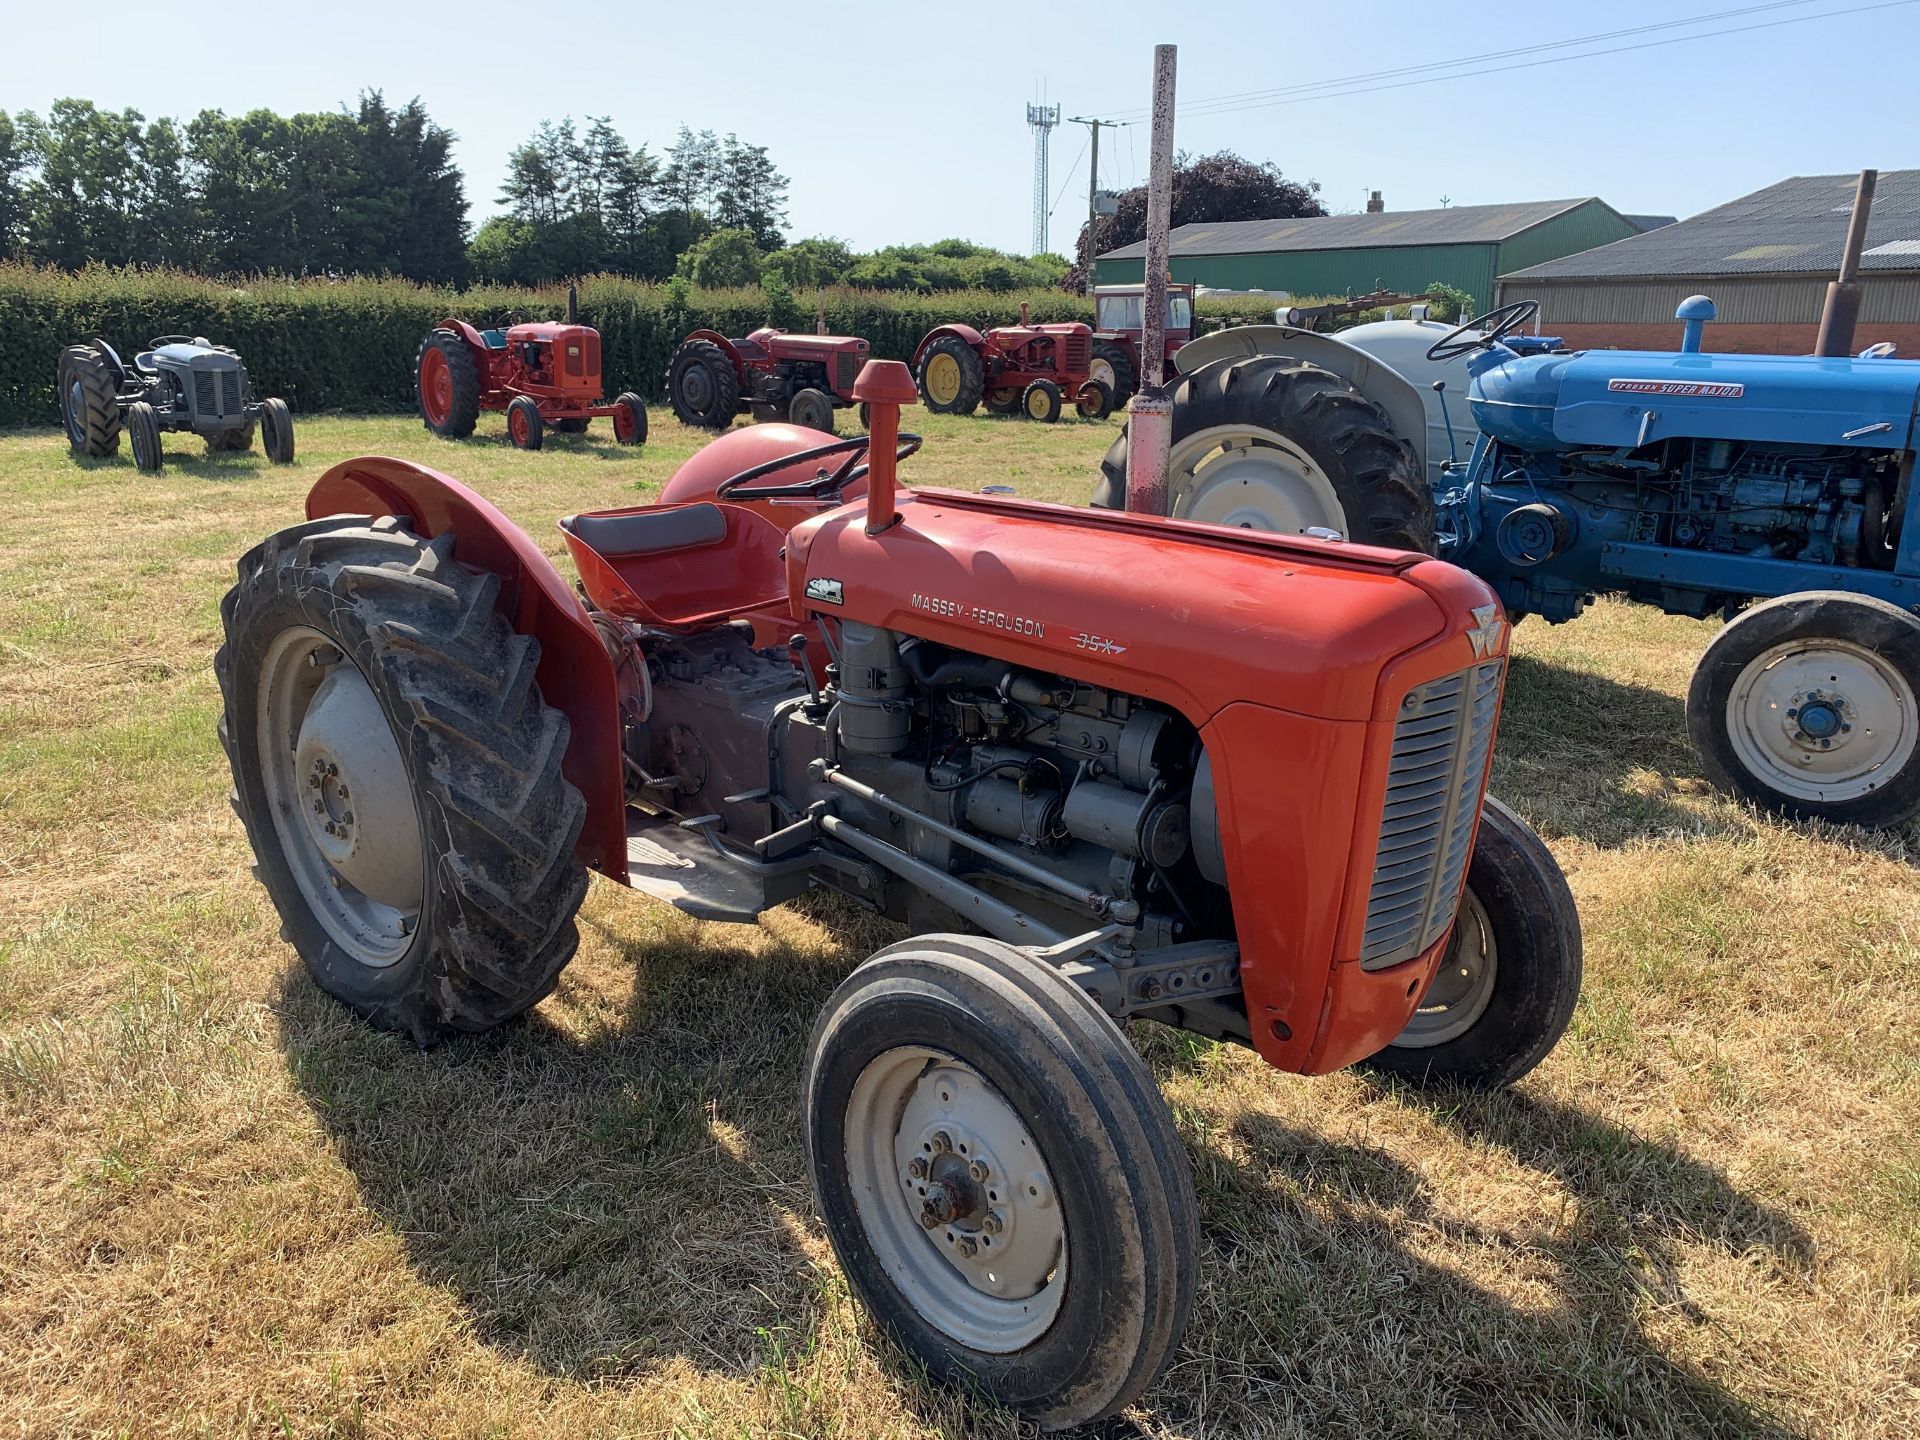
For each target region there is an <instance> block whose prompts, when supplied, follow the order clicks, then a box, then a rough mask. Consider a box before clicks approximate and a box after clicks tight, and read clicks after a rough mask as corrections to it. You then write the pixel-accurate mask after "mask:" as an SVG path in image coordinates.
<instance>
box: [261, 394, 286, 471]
mask: <svg viewBox="0 0 1920 1440" xmlns="http://www.w3.org/2000/svg"><path fill="white" fill-rule="evenodd" d="M260 448H261V449H263V450H265V451H266V452H267V459H269V460H271V461H272V462H273V463H274V464H275V465H291V464H292V463H293V412H292V411H291V410H289V409H287V402H286V401H284V400H282V399H281V398H280V397H279V396H277V395H275V396H272V397H270V398H268V399H266V400H262V401H261V402H260Z"/></svg>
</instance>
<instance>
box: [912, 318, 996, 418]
mask: <svg viewBox="0 0 1920 1440" xmlns="http://www.w3.org/2000/svg"><path fill="white" fill-rule="evenodd" d="M913 378H914V380H915V381H916V382H917V383H918V384H919V386H920V399H921V402H922V403H923V404H924V405H925V406H926V407H927V409H929V410H931V411H932V412H933V413H934V414H936V415H971V414H972V413H973V412H974V411H975V410H978V409H979V408H980V397H981V395H982V394H984V393H985V391H986V388H987V372H986V367H985V366H984V365H983V364H982V363H981V361H980V356H979V354H978V352H976V351H975V350H974V348H973V347H972V346H971V345H969V344H968V343H967V342H966V341H964V340H962V339H961V338H960V337H959V336H958V335H942V336H941V337H940V338H939V339H938V340H935V341H934V342H933V343H932V344H931V345H929V346H928V347H927V348H926V351H925V352H924V353H923V354H922V355H921V356H920V369H919V373H918V374H916V375H915V376H914V377H913Z"/></svg>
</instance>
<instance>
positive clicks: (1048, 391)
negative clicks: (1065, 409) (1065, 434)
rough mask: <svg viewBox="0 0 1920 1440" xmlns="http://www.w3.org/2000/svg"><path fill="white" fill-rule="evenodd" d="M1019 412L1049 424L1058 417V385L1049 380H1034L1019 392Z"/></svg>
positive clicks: (1031, 418) (1043, 423)
mask: <svg viewBox="0 0 1920 1440" xmlns="http://www.w3.org/2000/svg"><path fill="white" fill-rule="evenodd" d="M1020 413H1021V414H1023V415H1025V416H1026V417H1027V418H1028V419H1029V420H1038V421H1039V422H1040V423H1041V424H1042V425H1051V424H1053V422H1054V421H1056V420H1058V419H1059V418H1060V387H1059V386H1058V385H1056V384H1054V383H1053V382H1052V381H1051V380H1036V381H1034V382H1033V383H1032V384H1031V385H1029V386H1027V388H1026V389H1025V390H1023V391H1021V392H1020Z"/></svg>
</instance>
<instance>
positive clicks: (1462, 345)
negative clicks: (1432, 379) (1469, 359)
mask: <svg viewBox="0 0 1920 1440" xmlns="http://www.w3.org/2000/svg"><path fill="white" fill-rule="evenodd" d="M1539 309H1540V302H1539V301H1538V300H1516V301H1514V302H1513V304H1511V305H1502V306H1501V307H1500V308H1499V309H1498V310H1489V311H1488V312H1487V313H1486V314H1484V315H1476V316H1474V317H1473V319H1471V320H1469V321H1467V323H1466V324H1464V325H1460V326H1456V327H1455V328H1454V329H1452V330H1449V331H1448V332H1447V333H1446V334H1445V335H1443V336H1441V337H1440V338H1439V339H1438V340H1436V341H1434V342H1433V344H1431V345H1429V346H1428V347H1427V359H1429V360H1457V359H1459V358H1460V357H1461V356H1462V355H1471V354H1472V353H1473V352H1474V351H1476V350H1491V349H1492V348H1493V347H1494V346H1495V345H1497V344H1498V343H1499V342H1500V341H1501V340H1503V339H1505V338H1506V337H1507V336H1509V335H1511V334H1513V332H1514V331H1516V330H1518V329H1519V328H1520V327H1521V326H1522V325H1524V324H1526V323H1527V321H1529V320H1531V319H1532V318H1533V317H1534V315H1535V313H1536V312H1537V311H1538V310H1539ZM1469 331H1479V332H1481V333H1479V334H1477V335H1475V336H1474V337H1473V339H1471V340H1466V339H1463V338H1461V337H1463V336H1464V335H1466V334H1467V333H1468V332H1469Z"/></svg>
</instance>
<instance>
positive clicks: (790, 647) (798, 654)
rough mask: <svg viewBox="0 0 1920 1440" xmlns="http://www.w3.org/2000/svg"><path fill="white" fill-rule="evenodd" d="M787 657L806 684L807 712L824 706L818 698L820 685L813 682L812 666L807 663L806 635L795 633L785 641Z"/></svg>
mask: <svg viewBox="0 0 1920 1440" xmlns="http://www.w3.org/2000/svg"><path fill="white" fill-rule="evenodd" d="M787 658H788V659H789V660H791V661H792V662H793V667H794V669H796V670H798V671H799V672H800V678H801V679H802V680H803V681H805V682H806V686H807V712H808V713H809V714H814V713H817V712H818V711H821V710H824V709H825V708H826V705H825V702H824V701H822V700H821V698H820V687H819V686H818V685H817V684H815V683H814V679H813V666H811V665H809V664H808V663H807V637H806V636H805V635H795V636H794V637H793V638H792V639H791V640H789V641H787Z"/></svg>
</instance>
